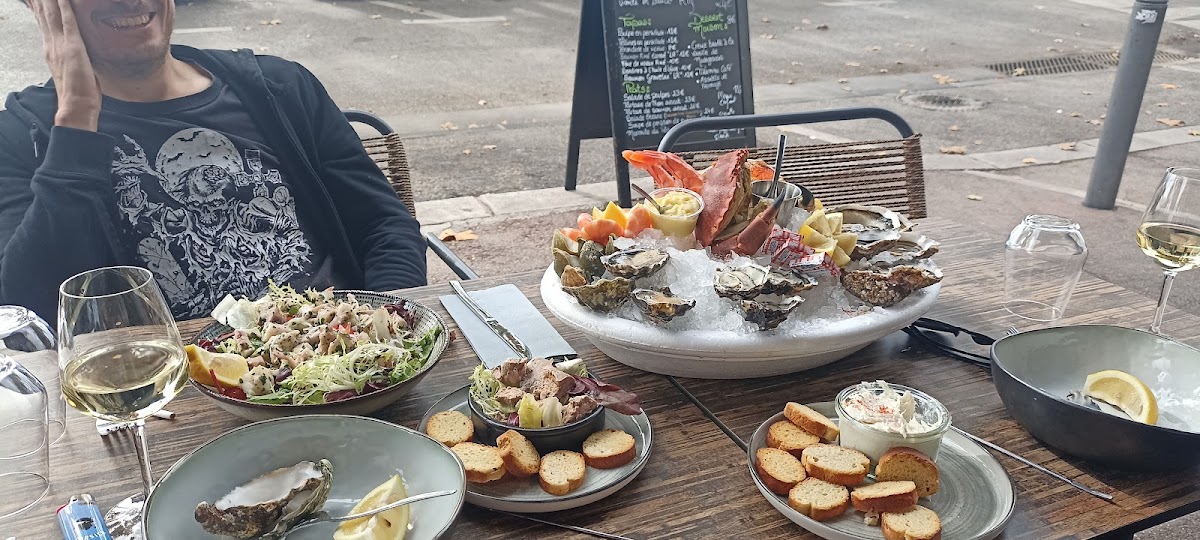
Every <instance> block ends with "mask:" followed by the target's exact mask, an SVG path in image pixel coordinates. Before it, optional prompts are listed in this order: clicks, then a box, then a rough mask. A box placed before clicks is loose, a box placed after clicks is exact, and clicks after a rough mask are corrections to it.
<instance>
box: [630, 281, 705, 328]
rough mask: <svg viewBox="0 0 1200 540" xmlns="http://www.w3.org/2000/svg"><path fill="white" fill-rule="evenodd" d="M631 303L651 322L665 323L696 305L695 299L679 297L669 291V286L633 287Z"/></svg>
mask: <svg viewBox="0 0 1200 540" xmlns="http://www.w3.org/2000/svg"><path fill="white" fill-rule="evenodd" d="M631 296H632V298H633V303H634V304H636V305H637V307H638V308H639V309H641V310H642V314H643V315H645V316H646V318H647V319H650V320H651V321H653V322H656V323H659V324H665V323H668V322H671V320H672V319H674V318H675V317H678V316H680V315H683V314H684V313H687V312H688V310H690V309H692V308H693V307H696V301H695V300H690V299H687V298H680V297H678V296H675V295H674V294H673V293H671V289H670V288H669V287H663V288H661V289H634V291H633V294H632V295H631Z"/></svg>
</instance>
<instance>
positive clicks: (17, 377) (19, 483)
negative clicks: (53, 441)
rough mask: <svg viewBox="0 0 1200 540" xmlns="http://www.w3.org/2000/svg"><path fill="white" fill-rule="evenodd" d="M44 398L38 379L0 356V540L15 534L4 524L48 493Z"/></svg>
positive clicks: (48, 455) (48, 443) (48, 474)
mask: <svg viewBox="0 0 1200 540" xmlns="http://www.w3.org/2000/svg"><path fill="white" fill-rule="evenodd" d="M47 397H48V396H47V395H46V387H45V386H42V383H41V381H39V380H38V379H37V377H34V376H33V374H32V373H30V372H29V370H27V369H25V367H24V366H22V365H21V364H18V363H17V362H16V361H14V360H12V359H11V358H9V357H7V356H4V355H0V538H7V536H5V535H6V534H10V533H15V532H16V531H10V530H6V529H8V528H10V527H12V526H14V525H12V524H11V523H7V524H6V520H8V518H11V517H14V516H16V515H17V514H20V513H21V512H23V511H25V510H27V509H29V508H30V507H31V506H33V505H34V504H35V503H37V502H38V501H40V500H42V497H45V496H46V493H47V492H49V491H50V440H49V434H50V430H49V423H50V416H49V409H48V408H47V406H46V405H47Z"/></svg>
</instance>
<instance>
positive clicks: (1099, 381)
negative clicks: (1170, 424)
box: [1083, 369, 1158, 425]
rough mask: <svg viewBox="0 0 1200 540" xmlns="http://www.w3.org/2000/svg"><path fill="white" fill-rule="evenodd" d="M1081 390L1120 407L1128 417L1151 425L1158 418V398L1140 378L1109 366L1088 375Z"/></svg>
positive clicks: (1093, 397) (1091, 396)
mask: <svg viewBox="0 0 1200 540" xmlns="http://www.w3.org/2000/svg"><path fill="white" fill-rule="evenodd" d="M1083 393H1084V395H1087V396H1088V397H1090V398H1092V399H1098V400H1100V401H1103V402H1105V403H1107V404H1109V405H1112V406H1113V407H1116V408H1118V409H1121V411H1123V412H1124V413H1125V414H1127V415H1129V418H1132V419H1134V420H1137V421H1138V422H1142V423H1143V424H1150V425H1154V424H1155V423H1157V422H1158V401H1157V400H1155V399H1154V392H1151V391H1150V387H1148V386H1146V383H1144V382H1142V381H1141V379H1138V378H1137V377H1134V376H1133V375H1130V374H1128V373H1125V372H1124V371H1118V370H1115V369H1109V370H1105V371H1099V372H1096V373H1093V374H1091V375H1088V376H1087V382H1085V383H1084V386H1083Z"/></svg>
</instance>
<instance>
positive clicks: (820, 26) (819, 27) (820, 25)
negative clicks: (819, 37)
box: [817, 24, 829, 30]
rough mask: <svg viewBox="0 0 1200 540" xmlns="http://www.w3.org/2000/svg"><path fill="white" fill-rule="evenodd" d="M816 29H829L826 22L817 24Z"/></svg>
mask: <svg viewBox="0 0 1200 540" xmlns="http://www.w3.org/2000/svg"><path fill="white" fill-rule="evenodd" d="M817 30H829V25H828V24H818V25H817Z"/></svg>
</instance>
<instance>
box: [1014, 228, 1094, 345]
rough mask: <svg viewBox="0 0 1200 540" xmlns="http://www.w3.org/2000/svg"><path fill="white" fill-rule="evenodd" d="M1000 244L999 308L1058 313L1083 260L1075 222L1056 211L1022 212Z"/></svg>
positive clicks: (1050, 317)
mask: <svg viewBox="0 0 1200 540" xmlns="http://www.w3.org/2000/svg"><path fill="white" fill-rule="evenodd" d="M1004 247H1005V249H1004V309H1005V310H1007V311H1008V312H1009V313H1012V314H1013V315H1016V316H1018V317H1021V318H1024V319H1029V320H1032V321H1039V322H1053V321H1056V320H1058V319H1059V318H1060V317H1062V315H1063V312H1064V311H1066V309H1067V303H1068V302H1070V300H1071V293H1072V292H1073V291H1074V290H1075V283H1076V282H1077V281H1079V276H1080V274H1082V273H1083V265H1084V263H1085V262H1086V261H1087V255H1088V251H1087V246H1086V245H1085V244H1084V241H1083V233H1082V232H1081V231H1080V230H1079V224H1077V223H1075V222H1074V221H1071V220H1069V219H1067V218H1064V217H1059V216H1051V215H1037V214H1035V215H1030V216H1026V217H1025V219H1024V220H1023V221H1022V222H1021V224H1020V225H1017V226H1016V228H1014V229H1013V230H1012V233H1010V234H1009V235H1008V241H1007V242H1005V245H1004Z"/></svg>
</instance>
